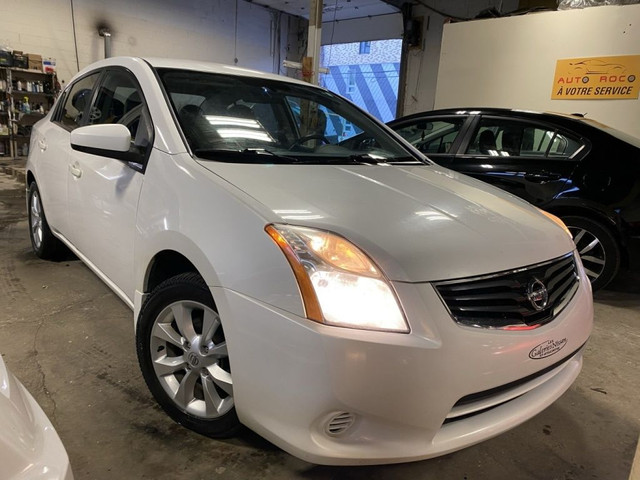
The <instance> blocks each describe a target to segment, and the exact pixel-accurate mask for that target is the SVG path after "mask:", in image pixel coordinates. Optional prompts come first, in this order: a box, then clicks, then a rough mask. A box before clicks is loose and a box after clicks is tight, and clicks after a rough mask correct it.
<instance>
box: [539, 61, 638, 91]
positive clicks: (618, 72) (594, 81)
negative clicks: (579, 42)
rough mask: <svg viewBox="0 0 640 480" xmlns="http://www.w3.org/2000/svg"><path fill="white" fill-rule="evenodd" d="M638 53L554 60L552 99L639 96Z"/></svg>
mask: <svg viewBox="0 0 640 480" xmlns="http://www.w3.org/2000/svg"><path fill="white" fill-rule="evenodd" d="M639 88H640V55H620V56H616V57H591V58H568V59H564V60H558V61H557V62H556V74H555V77H554V79H553V90H552V91H551V99H552V100H612V99H619V98H638V90H639Z"/></svg>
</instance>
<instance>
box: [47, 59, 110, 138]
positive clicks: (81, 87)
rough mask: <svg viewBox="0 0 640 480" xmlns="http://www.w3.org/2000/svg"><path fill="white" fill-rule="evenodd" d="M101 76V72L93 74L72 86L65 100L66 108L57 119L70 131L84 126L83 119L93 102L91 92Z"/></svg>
mask: <svg viewBox="0 0 640 480" xmlns="http://www.w3.org/2000/svg"><path fill="white" fill-rule="evenodd" d="M99 76H100V72H96V73H92V74H91V75H88V76H86V77H84V78H81V79H80V80H78V81H77V82H76V83H75V84H74V85H72V86H71V89H70V90H69V93H68V94H67V96H66V98H65V100H64V108H63V109H62V111H61V112H60V117H59V118H58V119H57V120H58V121H59V122H60V123H61V124H62V125H64V126H66V127H67V128H68V129H69V130H73V129H74V128H77V127H79V126H80V125H81V124H82V120H83V119H82V117H83V115H84V112H85V110H86V108H87V106H88V105H89V103H90V102H91V92H92V91H93V87H94V85H95V84H96V81H97V80H98V77H99Z"/></svg>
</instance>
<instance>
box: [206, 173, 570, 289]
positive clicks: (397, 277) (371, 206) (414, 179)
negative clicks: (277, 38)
mask: <svg viewBox="0 0 640 480" xmlns="http://www.w3.org/2000/svg"><path fill="white" fill-rule="evenodd" d="M200 164H201V165H203V166H204V167H205V168H207V169H208V170H210V171H211V172H213V173H215V174H217V175H219V176H220V177H222V178H223V179H225V180H226V181H227V182H229V183H231V184H233V185H234V186H235V187H237V188H238V189H240V190H242V191H243V192H244V193H245V194H247V195H249V196H250V197H252V198H253V199H254V200H255V201H256V202H258V205H254V208H256V209H258V210H259V211H260V213H261V214H262V215H263V216H264V217H265V220H266V221H267V222H282V223H288V224H292V225H300V226H308V227H315V228H320V229H324V230H330V231H333V232H336V233H338V234H340V235H342V236H344V237H346V238H347V239H349V240H351V241H352V242H354V243H355V244H356V245H358V246H359V247H360V248H362V249H363V250H364V251H365V252H367V253H368V254H369V255H370V256H371V257H372V258H373V259H374V260H375V261H376V262H377V263H378V265H379V266H380V267H381V268H382V270H383V271H384V272H385V274H386V275H387V277H388V278H389V279H390V280H394V281H403V282H425V281H436V280H445V279H453V278H463V277H469V276H474V275H482V274H487V273H493V272H498V271H503V270H509V269H513V268H519V267H522V266H525V265H530V264H534V263H538V262H542V261H546V260H549V259H551V258H555V257H558V256H561V255H563V254H566V253H567V252H569V251H571V250H572V249H573V242H572V241H571V239H570V237H569V236H568V235H567V234H566V233H565V232H564V230H563V229H562V228H560V227H558V226H557V225H556V224H555V223H554V222H552V221H551V220H549V219H548V218H546V217H545V216H544V215H542V214H541V213H540V212H539V211H538V210H537V209H536V208H535V207H532V206H531V205H529V204H528V203H526V202H524V201H522V200H520V199H518V198H516V197H514V196H512V195H510V194H508V193H505V192H502V191H501V190H498V189H496V188H494V187H491V186H489V185H487V184H484V183H482V182H479V181H477V180H474V179H471V178H469V177H466V176H464V175H461V174H458V173H456V172H453V171H451V170H448V169H445V168H443V167H439V166H427V165H425V166H416V165H412V166H391V165H375V166H371V165H349V166H343V165H340V166H329V165H247V164H232V163H222V162H211V161H201V162H200Z"/></svg>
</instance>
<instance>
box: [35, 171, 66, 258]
mask: <svg viewBox="0 0 640 480" xmlns="http://www.w3.org/2000/svg"><path fill="white" fill-rule="evenodd" d="M28 195H29V203H28V209H29V212H28V214H29V238H31V247H32V248H33V251H34V252H35V254H36V255H37V256H38V257H40V258H44V259H53V258H56V257H57V256H58V255H60V253H61V252H62V251H64V248H65V247H64V244H63V243H62V242H61V241H60V240H58V239H57V238H56V237H54V236H53V233H51V229H50V228H49V224H48V223H47V217H46V216H45V214H44V208H43V207H42V198H41V197H40V191H39V190H38V185H37V184H36V182H31V184H30V185H29V193H28Z"/></svg>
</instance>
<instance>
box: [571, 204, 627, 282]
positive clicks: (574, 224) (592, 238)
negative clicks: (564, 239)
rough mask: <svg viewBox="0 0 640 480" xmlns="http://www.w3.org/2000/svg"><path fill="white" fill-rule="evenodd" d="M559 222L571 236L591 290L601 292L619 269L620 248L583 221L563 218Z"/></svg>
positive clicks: (605, 230)
mask: <svg viewBox="0 0 640 480" xmlns="http://www.w3.org/2000/svg"><path fill="white" fill-rule="evenodd" d="M562 221H564V223H565V224H566V225H567V228H568V229H569V231H570V232H571V235H572V236H573V241H574V243H575V244H576V248H577V250H578V253H579V254H580V259H581V260H582V264H583V265H584V269H585V272H586V273H587V276H588V277H589V280H590V281H591V286H592V287H593V290H594V291H595V290H600V289H601V288H604V287H605V286H606V285H607V284H608V283H609V282H610V281H611V280H613V278H614V277H615V276H616V274H617V273H618V269H619V268H620V246H619V245H618V242H617V241H616V239H615V237H614V236H613V233H611V231H610V230H609V229H608V228H607V227H605V226H604V225H602V224H601V223H599V222H597V221H595V220H592V219H590V218H587V217H578V216H566V217H562Z"/></svg>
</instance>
